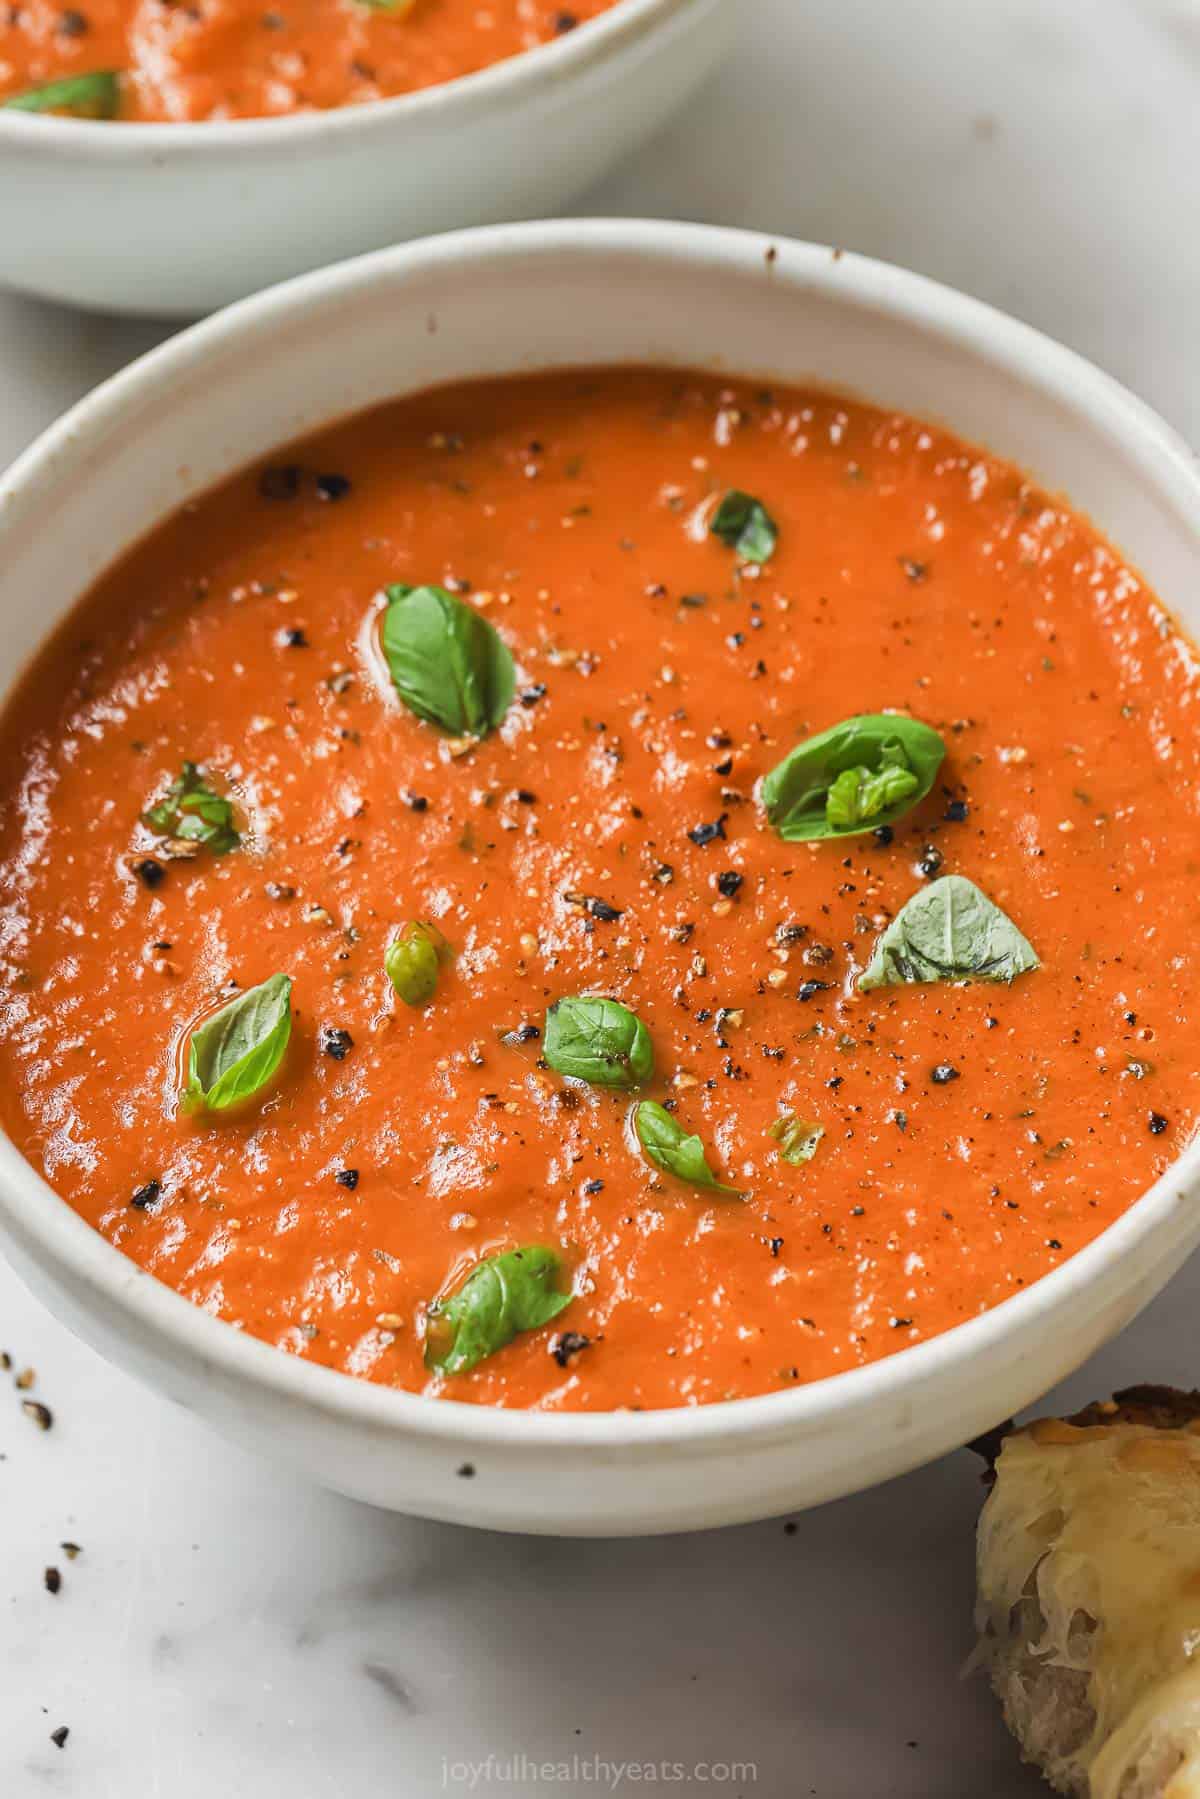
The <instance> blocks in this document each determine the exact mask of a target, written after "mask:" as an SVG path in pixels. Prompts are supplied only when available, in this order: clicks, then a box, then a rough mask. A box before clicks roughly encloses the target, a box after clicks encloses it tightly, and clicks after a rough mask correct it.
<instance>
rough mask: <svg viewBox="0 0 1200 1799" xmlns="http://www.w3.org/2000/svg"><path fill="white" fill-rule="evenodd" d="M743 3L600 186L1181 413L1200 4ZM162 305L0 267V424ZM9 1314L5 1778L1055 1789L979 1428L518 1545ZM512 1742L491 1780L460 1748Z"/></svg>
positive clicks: (731, 1789) (1, 1422)
mask: <svg viewBox="0 0 1200 1799" xmlns="http://www.w3.org/2000/svg"><path fill="white" fill-rule="evenodd" d="M737 3H739V4H740V5H741V7H742V9H743V11H744V14H745V30H744V33H743V37H742V43H741V47H740V49H739V51H738V54H737V57H736V59H735V60H734V61H733V62H732V63H731V64H730V66H729V67H728V68H727V69H726V70H725V72H724V74H723V76H722V78H721V80H720V81H719V82H718V83H717V84H715V85H714V86H713V87H712V88H710V89H709V91H708V92H707V93H706V94H704V95H703V96H702V97H701V98H699V99H698V100H697V101H696V103H695V104H694V105H693V106H692V108H691V110H690V112H689V113H688V115H687V116H686V117H684V118H683V119H681V120H680V121H678V122H677V123H676V124H675V125H673V126H672V127H671V128H670V129H669V130H668V131H667V132H666V133H664V134H663V135H662V136H661V137H660V139H659V140H658V142H657V143H656V144H654V145H653V146H652V147H651V149H650V150H649V151H647V152H646V153H645V154H644V155H643V156H642V158H641V159H640V162H639V163H638V165H637V166H636V167H631V168H627V169H626V170H625V171H623V172H622V174H621V175H620V176H618V177H617V178H614V179H613V180H612V181H611V182H610V183H609V184H608V185H607V186H606V187H605V189H604V190H603V191H601V192H599V193H596V194H593V195H592V196H590V197H589V201H588V210H591V211H595V212H641V213H651V214H659V215H669V216H679V217H693V218H705V219H712V220H719V221H724V222H744V223H748V224H752V225H755V226H760V227H764V228H769V229H771V230H774V231H781V232H782V231H787V232H793V233H796V234H798V235H802V236H805V235H806V236H814V237H820V238H825V239H830V240H833V241H836V242H840V243H842V244H844V245H847V246H850V247H853V248H855V249H860V250H865V251H869V252H872V253H875V254H877V255H881V256H884V257H888V258H891V259H893V260H896V261H900V262H905V263H908V264H910V265H912V266H914V267H916V268H919V269H922V270H924V271H926V272H927V273H930V274H933V275H937V276H940V277H942V278H943V279H945V280H947V281H950V282H953V283H956V284H957V285H959V286H962V287H965V288H968V289H970V290H971V291H972V292H974V293H977V294H980V295H982V296H984V297H985V298H987V299H990V300H993V301H995V302H996V303H997V304H999V305H1001V306H1004V307H1006V308H1008V309H1009V310H1011V311H1013V312H1016V313H1019V314H1020V315H1022V316H1023V317H1025V318H1027V319H1029V320H1032V321H1033V322H1034V323H1035V324H1038V325H1041V326H1042V327H1044V328H1045V329H1046V330H1048V331H1050V332H1053V333H1054V334H1055V335H1057V336H1059V337H1061V338H1064V339H1066V341H1067V342H1069V343H1071V344H1073V345H1075V346H1076V347H1077V348H1079V349H1081V350H1083V351H1085V352H1086V353H1087V354H1089V355H1091V356H1093V357H1094V358H1096V359H1097V360H1098V361H1099V362H1101V363H1103V364H1104V365H1105V366H1106V367H1107V368H1109V369H1111V370H1112V371H1113V372H1114V373H1116V374H1117V375H1119V376H1120V377H1121V378H1122V379H1124V380H1125V381H1127V382H1128V383H1129V384H1130V385H1132V386H1133V387H1134V388H1136V389H1137V390H1138V391H1139V392H1141V393H1142V394H1143V395H1144V396H1145V397H1146V398H1148V399H1149V400H1150V401H1152V402H1153V403H1154V404H1155V405H1157V406H1158V407H1159V408H1160V409H1161V410H1162V411H1163V412H1164V413H1166V415H1167V416H1168V417H1169V418H1171V419H1172V420H1173V421H1174V422H1175V423H1176V424H1177V425H1178V426H1180V427H1181V428H1182V429H1183V430H1184V431H1185V432H1190V433H1191V435H1192V437H1193V439H1194V440H1200V362H1198V360H1197V353H1196V352H1197V335H1196V321H1197V319H1198V318H1200V234H1198V233H1197V230H1196V225H1197V189H1198V182H1200V154H1198V152H1200V104H1198V92H1197V90H1198V85H1200V5H1198V4H1197V3H1196V0H990V4H989V5H988V6H987V7H986V8H984V7H982V6H976V5H964V4H963V3H962V0H906V3H905V4H903V5H900V4H885V3H884V0H737ZM160 335H162V333H161V332H159V331H157V330H155V328H154V327H152V326H148V325H145V324H139V325H129V324H122V323H120V322H115V321H111V320H105V319H99V318H87V319H84V318H79V317H76V316H73V315H70V314H68V313H66V312H62V311H58V310H54V309H51V308H43V307H39V306H37V305H35V304H33V303H31V302H28V301H23V300H16V299H13V298H5V297H0V456H7V455H9V454H12V453H15V452H16V450H17V449H19V448H20V447H21V445H22V444H23V443H25V442H26V441H27V440H28V439H29V438H30V437H31V436H32V435H33V434H34V432H35V431H36V430H37V429H38V428H39V427H40V426H41V425H42V424H44V423H45V422H46V421H48V420H49V419H50V418H51V417H52V416H53V415H54V414H55V413H56V412H57V411H58V410H59V409H60V408H61V407H62V406H64V405H65V404H66V403H67V402H69V401H70V400H72V399H73V398H75V397H76V396H77V395H79V394H81V393H82V392H83V391H84V390H85V389H86V388H88V387H89V386H91V385H92V384H93V383H94V382H96V381H98V380H100V379H101V378H102V377H103V376H105V375H106V374H108V373H109V372H110V371H112V370H113V369H115V368H117V367H118V366H119V365H120V364H121V363H122V362H123V361H125V360H126V359H128V358H129V357H130V356H132V355H134V354H135V353H136V352H137V351H139V350H140V349H142V348H145V347H147V346H148V345H149V344H150V343H152V342H154V341H155V340H156V339H157V337H158V336H160ZM731 354H734V355H736V345H732V346H731ZM1198 1302H1200V1267H1197V1266H1195V1265H1194V1266H1193V1268H1192V1269H1190V1270H1188V1271H1185V1272H1184V1273H1182V1274H1181V1275H1180V1276H1179V1277H1178V1278H1177V1279H1176V1281H1175V1282H1174V1284H1173V1286H1172V1287H1171V1288H1170V1289H1169V1290H1168V1292H1167V1293H1166V1295H1165V1296H1164V1297H1163V1298H1162V1299H1160V1300H1159V1302H1158V1303H1157V1304H1156V1305H1155V1307H1154V1308H1153V1309H1152V1310H1151V1311H1150V1312H1149V1313H1148V1314H1147V1315H1146V1316H1145V1317H1144V1318H1143V1319H1142V1320H1140V1321H1139V1323H1138V1324H1137V1325H1135V1326H1134V1327H1133V1328H1132V1329H1131V1330H1130V1331H1129V1332H1127V1334H1126V1335H1125V1337H1124V1338H1123V1339H1122V1340H1121V1341H1120V1342H1119V1343H1117V1344H1115V1345H1113V1346H1112V1347H1111V1348H1110V1349H1109V1350H1108V1351H1107V1352H1106V1353H1105V1354H1104V1355H1103V1356H1101V1357H1100V1358H1098V1360H1097V1362H1096V1363H1095V1365H1094V1366H1092V1367H1091V1368H1089V1369H1087V1370H1085V1371H1083V1372H1081V1373H1080V1374H1079V1375H1078V1376H1077V1377H1076V1379H1075V1380H1074V1381H1073V1382H1071V1383H1070V1393H1071V1395H1072V1396H1073V1397H1074V1398H1076V1399H1078V1398H1082V1397H1084V1396H1087V1395H1090V1394H1092V1393H1093V1392H1098V1391H1102V1390H1107V1389H1109V1388H1110V1387H1111V1386H1112V1385H1113V1384H1120V1383H1122V1382H1124V1381H1127V1380H1131V1379H1138V1378H1157V1379H1176V1380H1183V1381H1187V1382H1189V1383H1190V1382H1192V1381H1195V1380H1196V1379H1197V1378H1198V1375H1200V1357H1198V1356H1197V1353H1196V1351H1195V1348H1194V1344H1195V1332H1194V1317H1195V1312H1196V1307H1197V1304H1198ZM0 1347H6V1348H8V1349H9V1350H10V1352H11V1353H12V1354H13V1356H14V1357H15V1358H16V1359H17V1361H18V1364H20V1365H23V1364H26V1363H28V1364H31V1365H32V1366H34V1367H35V1368H36V1370H37V1387H36V1392H37V1394H38V1395H39V1396H40V1397H42V1398H44V1399H45V1400H46V1401H47V1402H48V1403H49V1404H50V1405H51V1406H52V1407H53V1408H54V1410H55V1424H54V1428H53V1429H52V1431H50V1432H49V1433H48V1434H43V1433H42V1432H40V1431H38V1430H37V1429H36V1428H35V1427H34V1425H33V1424H32V1423H31V1422H30V1421H29V1420H28V1419H27V1418H26V1417H24V1416H23V1415H22V1413H21V1410H20V1405H19V1401H20V1397H21V1396H20V1395H19V1394H18V1393H15V1392H13V1393H11V1394H10V1396H9V1398H8V1399H7V1400H5V1399H4V1398H3V1390H4V1389H3V1386H0V1454H2V1456H3V1460H0V1619H2V1621H3V1622H2V1625H0V1794H3V1796H4V1799H36V1796H38V1795H42V1794H47V1793H51V1794H53V1793H61V1794H63V1795H70V1796H72V1799H151V1796H155V1799H157V1796H158V1795H163V1796H165V1799H211V1796H212V1795H231V1796H232V1799H277V1796H280V1795H285V1794H286V1795H291V1796H294V1799H368V1795H369V1796H370V1799H376V1796H377V1795H383V1796H385V1799H426V1796H432V1795H434V1794H436V1793H439V1792H442V1791H447V1790H448V1791H451V1792H455V1791H460V1792H469V1791H471V1790H475V1791H478V1792H489V1793H511V1794H514V1795H519V1796H520V1799H536V1795H538V1794H542V1793H544V1794H554V1795H555V1796H556V1799H588V1796H589V1795H591V1794H593V1793H596V1792H598V1791H606V1790H613V1785H612V1775H611V1772H610V1773H609V1774H608V1775H605V1774H604V1772H603V1770H598V1769H595V1768H589V1766H588V1765H587V1764H586V1763H584V1765H582V1766H581V1768H580V1770H579V1772H578V1773H577V1774H576V1775H574V1776H571V1777H568V1778H560V1779H557V1780H554V1781H541V1782H539V1781H537V1779H536V1778H535V1776H534V1774H533V1772H532V1771H531V1770H530V1769H528V1768H526V1769H525V1770H524V1771H523V1772H522V1771H521V1770H520V1769H519V1768H518V1769H514V1768H513V1767H512V1765H511V1762H510V1761H509V1758H511V1757H514V1756H521V1755H524V1756H526V1757H527V1758H529V1761H530V1762H539V1761H543V1760H552V1761H562V1760H566V1759H567V1758H569V1757H571V1756H573V1755H577V1756H579V1757H581V1758H588V1757H591V1758H600V1760H601V1761H603V1762H606V1763H609V1764H620V1763H628V1762H637V1763H656V1762H659V1761H665V1762H668V1763H678V1764H683V1766H684V1767H685V1769H691V1767H692V1766H693V1764H695V1763H697V1762H705V1761H712V1762H715V1761H725V1762H732V1761H741V1762H749V1763H753V1764H755V1774H754V1776H752V1775H751V1774H750V1773H748V1772H744V1773H743V1774H742V1776H741V1777H740V1778H739V1779H737V1780H734V1781H729V1782H724V1783H719V1782H716V1781H712V1780H708V1781H705V1780H703V1779H700V1778H698V1777H693V1776H692V1775H690V1774H688V1775H686V1776H685V1777H684V1778H683V1779H679V1778H674V1779H672V1780H671V1781H670V1782H666V1783H662V1784H669V1785H670V1786H671V1787H672V1788H673V1789H674V1790H675V1791H678V1792H688V1793H700V1792H714V1793H726V1794H730V1795H734V1794H741V1795H744V1796H745V1799H806V1796H809V1795H813V1796H816V1799H965V1796H966V1795H968V1794H969V1795H971V1799H1020V1796H1021V1795H1026V1796H1028V1795H1031V1794H1033V1793H1036V1792H1037V1791H1038V1790H1040V1789H1039V1787H1038V1784H1037V1783H1036V1782H1035V1781H1034V1780H1033V1779H1032V1777H1031V1776H1030V1775H1028V1774H1027V1773H1024V1772H1023V1771H1022V1770H1021V1769H1020V1768H1019V1767H1018V1766H1017V1764H1016V1761H1015V1757H1014V1755H1013V1754H1012V1751H1011V1748H1010V1746H1009V1744H1008V1743H1007V1741H1006V1740H1005V1738H1004V1736H1003V1733H1002V1731H1001V1730H1000V1728H999V1726H998V1725H997V1723H996V1721H995V1719H994V1717H993V1714H992V1708H991V1706H990V1704H989V1702H988V1699H987V1696H986V1693H985V1692H984V1691H983V1690H982V1689H981V1688H980V1687H979V1685H978V1684H975V1683H967V1684H964V1683H962V1682H960V1681H959V1680H958V1678H957V1670H958V1667H959V1665H960V1663H961V1661H962V1658H963V1656H964V1655H965V1653H966V1651H967V1649H968V1647H969V1640H970V1633H969V1608H970V1584H971V1548H972V1545H971V1536H972V1526H973V1521H974V1515H975V1510H976V1506H977V1502H978V1498H979V1489H978V1484H977V1475H976V1468H975V1464H974V1462H973V1459H972V1458H971V1457H969V1456H967V1455H964V1454H960V1455H958V1456H954V1457H951V1458H949V1459H947V1460H946V1461H945V1462H943V1463H941V1464H939V1465H937V1466H935V1467H932V1468H929V1469H926V1470H924V1471H923V1472H921V1473H920V1474H916V1475H913V1476H911V1477H909V1478H908V1479H906V1480H903V1481H900V1482H896V1483H894V1484H893V1485H892V1486H890V1487H886V1488H883V1489H881V1490H878V1491H876V1492H874V1493H871V1494H866V1495H864V1496H862V1497H860V1498H858V1499H856V1500H851V1501H846V1502H843V1503H841V1504H839V1505H835V1506H830V1507H827V1508H825V1509H824V1510H823V1511H821V1512H818V1513H812V1514H809V1515H808V1516H806V1517H803V1518H801V1519H799V1520H797V1521H796V1526H795V1528H794V1530H792V1531H791V1532H790V1533H789V1532H786V1531H785V1528H784V1526H783V1524H782V1523H775V1524H765V1525H759V1526H755V1527H753V1528H749V1529H745V1530H739V1531H730V1532H724V1533H721V1534H719V1535H715V1536H708V1537H691V1538H684V1537H680V1538H674V1539H669V1540H663V1541H658V1542H643V1543H636V1542H635V1543H618V1544H599V1543H595V1544H570V1543H553V1542H539V1541H520V1540H515V1539H506V1538H500V1537H487V1536H480V1535H473V1534H471V1533H469V1532H465V1531H460V1530H455V1529H452V1528H449V1527H444V1526H438V1525H427V1524H422V1523H417V1522H411V1521H407V1520H403V1519H397V1518H391V1517H387V1516H384V1515H381V1514H377V1513H372V1512H370V1511H368V1510H366V1509H364V1508H362V1507H358V1506H354V1505H351V1504H349V1503H347V1502H344V1501H342V1500H338V1499H335V1498H332V1497H330V1496H329V1495H326V1494H323V1493H320V1492H317V1491H315V1490H312V1489H310V1488H307V1487H304V1486H299V1485H297V1483H296V1482H295V1481H294V1479H292V1478H291V1477H289V1476H288V1475H286V1474H281V1473H278V1472H276V1471H274V1470H273V1469H271V1468H270V1467H268V1466H265V1465H262V1464H260V1463H258V1462H257V1461H255V1460H253V1459H251V1458H250V1457H248V1456H245V1455H242V1454H240V1453H238V1452H236V1451H234V1450H232V1449H229V1448H227V1447H226V1446H225V1445H224V1444H222V1443H220V1442H218V1441H216V1440H214V1439H213V1438H211V1437H210V1436H209V1435H208V1434H207V1433H206V1432H205V1431H204V1430H203V1429H202V1428H201V1427H200V1426H199V1425H198V1424H196V1423H194V1422H193V1421H192V1420H191V1419H190V1418H188V1417H186V1416H183V1415H182V1414H178V1413H175V1412H173V1411H171V1410H169V1409H168V1408H167V1407H166V1406H165V1405H164V1404H162V1403H160V1402H159V1401H158V1400H156V1399H154V1398H153V1397H151V1396H149V1395H147V1394H146V1393H143V1392H142V1391H141V1390H140V1389H138V1388H136V1387H135V1386H133V1385H132V1384H131V1383H130V1382H129V1381H127V1380H126V1379H125V1378H124V1377H123V1376H121V1375H119V1374H117V1373H115V1372H113V1371H112V1370H110V1369H108V1368H106V1367H105V1366H104V1365H103V1364H102V1363H100V1362H99V1361H97V1360H96V1359H95V1357H93V1356H92V1355H91V1354H90V1353H89V1352H88V1351H86V1350H84V1349H83V1348H81V1347H80V1346H79V1345H78V1344H76V1343H75V1342H73V1341H72V1340H71V1339H70V1338H69V1337H68V1336H67V1334H66V1333H65V1331H63V1330H62V1328H61V1327H60V1326H59V1325H58V1324H56V1322H55V1321H54V1319H53V1318H51V1317H49V1316H47V1314H46V1313H45V1312H43V1311H42V1310H41V1309H40V1307H38V1306H37V1305H36V1304H35V1303H34V1302H33V1301H32V1300H31V1299H30V1298H29V1297H28V1296H27V1295H26V1294H25V1293H24V1292H23V1290H22V1289H21V1288H20V1287H19V1286H18V1285H17V1283H16V1281H15V1280H14V1279H13V1277H12V1276H11V1275H9V1274H8V1273H7V1271H5V1270H3V1269H0ZM64 1538H67V1539H74V1540H76V1541H78V1542H79V1543H81V1544H82V1545H83V1553H82V1555H80V1556H79V1557H78V1558H77V1559H76V1560H74V1561H69V1560H67V1559H66V1558H65V1557H64V1556H63V1554H62V1552H61V1550H60V1549H59V1547H58V1545H59V1543H60V1541H61V1540H62V1539H64ZM49 1564H55V1565H57V1566H58V1567H59V1568H60V1569H61V1570H62V1574H63V1586H62V1590H61V1592H60V1593H59V1594H58V1595H57V1597H52V1596H51V1595H50V1594H49V1593H48V1592H46V1591H45V1589H44V1587H43V1581H42V1574H43V1569H44V1568H45V1567H46V1566H47V1565H49ZM61 1724H67V1725H69V1726H70V1731H71V1734H70V1737H69V1738H68V1740H67V1743H66V1746H65V1747H64V1748H63V1749H59V1748H57V1747H55V1745H54V1744H53V1743H52V1742H51V1741H50V1732H51V1731H52V1730H53V1729H54V1728H55V1727H56V1726H58V1725H61ZM489 1754H491V1755H493V1756H495V1757H497V1758H499V1766H498V1767H494V1769H493V1772H492V1775H491V1776H490V1777H489V1776H488V1775H486V1774H484V1775H481V1776H479V1777H478V1779H477V1780H476V1782H475V1785H474V1788H473V1789H472V1786H471V1783H470V1781H469V1779H467V1778H458V1779H455V1778H454V1770H451V1771H450V1777H449V1779H447V1774H446V1772H444V1770H445V1768H446V1764H447V1763H457V1762H462V1761H469V1762H477V1761H483V1760H484V1759H485V1758H486V1757H487V1756H488V1755H489ZM644 1784H645V1780H641V1781H635V1780H633V1779H632V1778H631V1777H626V1778H625V1779H624V1781H623V1783H621V1784H619V1785H618V1786H617V1787H616V1789H615V1790H617V1791H618V1792H621V1793H627V1792H631V1791H633V1790H635V1788H636V1787H638V1786H643V1785H644Z"/></svg>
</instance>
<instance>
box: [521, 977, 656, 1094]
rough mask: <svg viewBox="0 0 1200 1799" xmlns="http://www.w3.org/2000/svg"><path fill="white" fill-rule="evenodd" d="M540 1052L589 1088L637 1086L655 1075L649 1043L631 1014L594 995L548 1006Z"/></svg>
mask: <svg viewBox="0 0 1200 1799" xmlns="http://www.w3.org/2000/svg"><path fill="white" fill-rule="evenodd" d="M543 1054H544V1055H545V1058H546V1060H547V1062H549V1064H550V1066H551V1068H553V1069H555V1070H556V1071H557V1073H559V1074H567V1075H573V1076H574V1077H575V1079H576V1080H579V1081H590V1082H591V1084H592V1086H593V1087H642V1086H644V1085H645V1083H646V1082H647V1081H648V1080H650V1079H651V1077H652V1076H653V1074H654V1045H653V1044H652V1043H651V1041H650V1033H649V1031H648V1030H647V1029H646V1027H645V1025H644V1024H643V1023H642V1021H641V1019H640V1018H639V1017H638V1016H637V1014H636V1012H631V1011H630V1010H629V1008H628V1007H627V1006H622V1005H621V1004H620V1003H619V1002H618V1001H617V1000H615V999H599V998H598V997H597V996H596V995H594V994H586V993H585V994H580V995H579V996H578V997H577V998H573V999H560V1000H558V1001H556V1003H555V1004H554V1005H552V1006H551V1007H550V1010H549V1011H548V1012H547V1013H546V1036H545V1042H544V1044H543Z"/></svg>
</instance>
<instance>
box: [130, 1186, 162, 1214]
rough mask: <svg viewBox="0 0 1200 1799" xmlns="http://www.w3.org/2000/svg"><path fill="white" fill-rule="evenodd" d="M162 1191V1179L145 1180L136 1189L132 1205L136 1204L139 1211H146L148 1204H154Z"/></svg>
mask: <svg viewBox="0 0 1200 1799" xmlns="http://www.w3.org/2000/svg"><path fill="white" fill-rule="evenodd" d="M161 1192H162V1182H161V1181H158V1180H149V1181H143V1183H142V1185H141V1186H140V1187H138V1188H136V1189H135V1190H134V1193H133V1196H132V1198H131V1199H130V1201H129V1203H130V1205H131V1206H136V1207H137V1209H138V1211H139V1212H144V1211H145V1210H146V1208H147V1206H152V1205H153V1204H154V1202H155V1200H156V1199H157V1198H158V1196H159V1194H160V1193H161Z"/></svg>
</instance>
